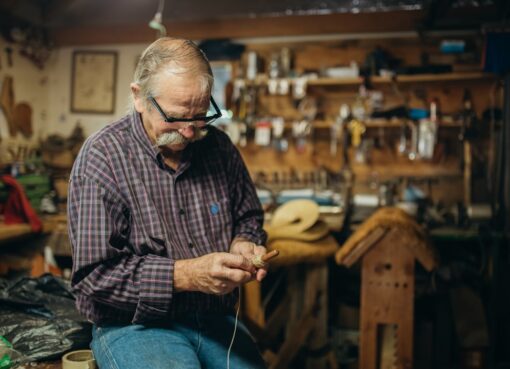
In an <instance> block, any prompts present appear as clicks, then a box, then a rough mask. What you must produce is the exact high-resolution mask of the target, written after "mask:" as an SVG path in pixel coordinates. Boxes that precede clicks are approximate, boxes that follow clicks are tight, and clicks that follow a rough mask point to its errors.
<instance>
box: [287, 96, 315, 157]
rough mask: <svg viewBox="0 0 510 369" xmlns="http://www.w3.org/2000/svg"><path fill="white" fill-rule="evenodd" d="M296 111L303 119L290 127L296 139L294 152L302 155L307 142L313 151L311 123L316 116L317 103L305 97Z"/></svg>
mask: <svg viewBox="0 0 510 369" xmlns="http://www.w3.org/2000/svg"><path fill="white" fill-rule="evenodd" d="M298 110H299V112H300V113H301V116H302V117H303V119H302V120H301V121H297V122H294V124H293V125H292V133H293V136H294V137H295V139H296V150H297V152H299V153H303V152H304V151H305V150H306V146H307V140H310V141H311V147H312V151H313V149H314V147H313V125H312V122H313V120H314V119H315V116H316V115H317V101H316V100H315V99H314V98H312V97H309V96H307V97H305V98H304V99H303V100H301V102H300V103H299V106H298Z"/></svg>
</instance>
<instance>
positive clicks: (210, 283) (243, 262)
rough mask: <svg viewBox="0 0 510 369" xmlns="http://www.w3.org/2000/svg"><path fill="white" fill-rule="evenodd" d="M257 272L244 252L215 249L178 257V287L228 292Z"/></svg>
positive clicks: (176, 277) (176, 269)
mask: <svg viewBox="0 0 510 369" xmlns="http://www.w3.org/2000/svg"><path fill="white" fill-rule="evenodd" d="M255 273H257V271H256V269H255V267H254V266H253V264H252V263H251V259H248V258H246V257H244V256H242V255H241V254H238V255H234V254H230V253H226V252H215V253H212V254H207V255H204V256H201V257H198V258H195V259H185V260H177V261H176V262H175V266H174V289H175V291H176V292H181V291H200V292H204V293H209V294H215V295H224V294H227V293H229V292H231V291H232V290H233V289H234V288H236V287H238V286H240V285H242V284H244V283H246V282H249V281H251V280H252V279H253V275H255Z"/></svg>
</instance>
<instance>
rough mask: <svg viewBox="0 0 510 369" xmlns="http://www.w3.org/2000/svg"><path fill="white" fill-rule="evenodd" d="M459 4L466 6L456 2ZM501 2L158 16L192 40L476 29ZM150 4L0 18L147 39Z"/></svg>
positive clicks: (230, 2)
mask: <svg viewBox="0 0 510 369" xmlns="http://www.w3.org/2000/svg"><path fill="white" fill-rule="evenodd" d="M465 3H468V5H463V6H459V4H460V5H462V4H465ZM509 3H510V1H506V0H478V1H470V2H467V1H463V0H421V1H420V0H378V1H369V0H356V1H354V0H280V1H276V0H257V1H248V0H215V1H210V0H181V1H178V0H172V1H170V0H166V1H165V9H164V13H163V23H164V24H165V26H166V28H167V30H168V34H169V35H173V36H179V37H188V38H193V39H203V38H246V37H268V36H292V35H318V34H331V33H364V32H398V31H413V30H414V31H415V30H429V29H471V30H472V29H479V28H480V25H481V24H483V23H487V22H500V21H501V20H502V19H506V17H507V16H508V13H509V7H510V6H509ZM353 4H357V5H356V6H358V8H356V7H355V6H354V5H353ZM373 4H376V5H373ZM470 4H471V5H470ZM473 4H475V5H476V4H477V5H476V6H474V5H473ZM157 7H158V0H108V1H105V0H0V25H1V27H2V28H3V29H4V30H5V29H6V28H7V29H8V28H10V27H14V26H17V25H21V26H29V25H35V26H39V27H44V28H45V29H48V30H50V32H51V37H52V39H53V41H54V42H55V43H56V44H58V45H71V44H74V45H77V44H92V43H96V44H97V43H122V42H146V41H150V40H153V39H154V38H155V31H154V30H152V29H150V28H149V27H148V26H147V24H148V22H149V21H150V20H151V19H152V18H153V16H154V14H155V12H156V10H157ZM383 10H385V11H384V12H382V11H383Z"/></svg>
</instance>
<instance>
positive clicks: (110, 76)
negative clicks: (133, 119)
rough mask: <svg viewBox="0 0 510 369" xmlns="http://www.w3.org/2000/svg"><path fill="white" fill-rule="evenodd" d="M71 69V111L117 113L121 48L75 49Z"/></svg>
mask: <svg viewBox="0 0 510 369" xmlns="http://www.w3.org/2000/svg"><path fill="white" fill-rule="evenodd" d="M71 73H72V76H71V112H73V113H92V114H113V113H114V110H115V86H116V74H117V52H115V51H89V50H85V51H74V52H73V60H72V69H71Z"/></svg>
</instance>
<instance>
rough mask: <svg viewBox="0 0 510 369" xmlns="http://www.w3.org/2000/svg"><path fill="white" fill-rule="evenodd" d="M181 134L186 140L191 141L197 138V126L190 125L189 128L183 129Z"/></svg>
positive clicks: (180, 131)
mask: <svg viewBox="0 0 510 369" xmlns="http://www.w3.org/2000/svg"><path fill="white" fill-rule="evenodd" d="M179 133H180V134H181V135H183V136H184V137H185V138H188V139H191V138H193V136H195V125H194V124H189V125H188V126H186V127H184V128H181V129H180V130H179Z"/></svg>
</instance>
